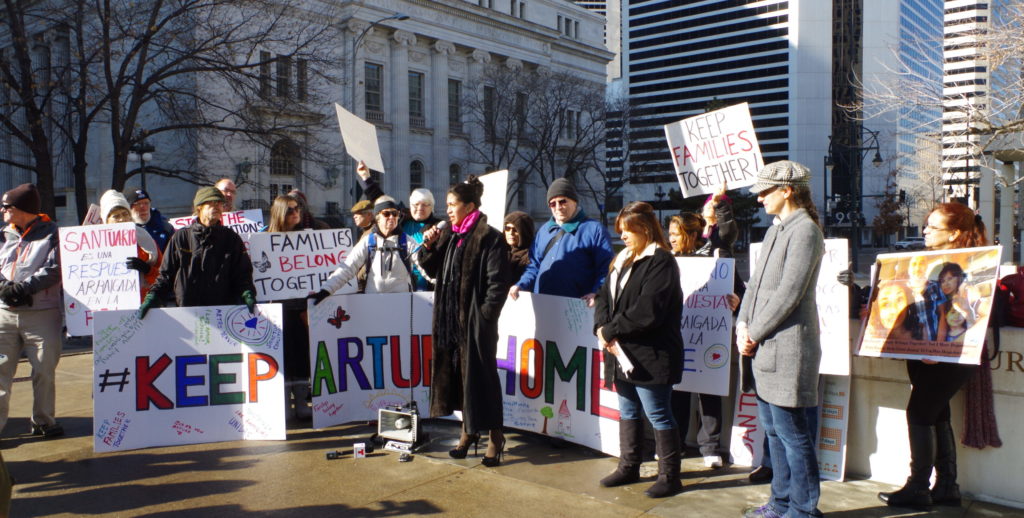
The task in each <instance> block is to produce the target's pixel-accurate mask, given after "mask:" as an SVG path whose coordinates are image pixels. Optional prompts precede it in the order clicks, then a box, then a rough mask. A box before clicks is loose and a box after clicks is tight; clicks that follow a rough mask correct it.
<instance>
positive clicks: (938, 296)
mask: <svg viewBox="0 0 1024 518" xmlns="http://www.w3.org/2000/svg"><path fill="white" fill-rule="evenodd" d="M1001 251H1002V247H999V246H988V247H979V248H959V249H953V250H935V251H929V252H911V253H899V254H882V255H879V256H878V259H877V260H876V263H875V266H874V268H873V271H872V273H873V275H872V279H873V280H872V290H871V301H870V303H869V306H868V318H867V320H866V321H864V323H863V324H861V333H860V340H859V345H858V349H857V354H858V355H860V356H879V357H885V358H904V359H924V358H926V359H930V360H935V361H940V362H950V363H965V364H973V365H977V364H979V363H980V362H981V355H982V354H983V352H984V349H985V333H986V331H987V329H988V319H989V313H990V312H991V311H992V297H993V296H994V294H995V290H996V281H997V280H998V275H997V273H998V268H999V258H1000V254H1001Z"/></svg>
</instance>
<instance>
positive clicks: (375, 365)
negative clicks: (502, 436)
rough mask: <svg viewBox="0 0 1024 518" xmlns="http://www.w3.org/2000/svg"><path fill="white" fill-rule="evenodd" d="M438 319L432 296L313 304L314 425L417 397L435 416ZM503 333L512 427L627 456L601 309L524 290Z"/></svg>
mask: <svg viewBox="0 0 1024 518" xmlns="http://www.w3.org/2000/svg"><path fill="white" fill-rule="evenodd" d="M410 308H411V309H412V318H411V319H410V315H409V310H410ZM432 315H433V303H432V294H430V293H419V292H418V293H412V294H409V293H391V294H373V295H335V296H332V297H328V298H327V299H325V300H324V301H323V302H321V303H320V304H319V305H316V306H313V305H310V306H309V326H310V333H309V334H310V358H311V362H312V381H313V426H314V427H315V428H322V427H325V426H331V425H335V424H340V423H347V422H350V421H355V420H372V419H376V418H377V410H378V409H379V408H381V407H382V406H389V405H403V404H405V403H407V402H408V401H409V400H410V399H415V400H416V402H417V405H418V407H419V409H420V415H422V416H424V417H430V416H429V410H430V406H429V397H430V366H431V358H432V350H433V344H432V336H431V327H430V326H431V318H432ZM410 335H411V336H410ZM498 336H499V337H498V343H497V344H496V346H497V354H496V356H497V368H498V377H499V379H500V380H501V384H502V390H503V397H502V404H503V406H504V415H505V426H507V427H511V428H518V429H520V430H530V431H533V432H537V433H541V434H546V435H551V436H556V437H561V438H563V439H566V440H568V441H570V442H574V443H578V444H582V445H585V446H588V447H591V448H594V449H598V450H601V451H603V452H606V453H610V454H612V455H617V454H618V423H617V419H618V410H617V398H616V395H615V393H614V392H611V391H609V390H605V389H603V388H601V387H603V381H602V379H601V373H602V363H601V362H602V358H603V356H602V353H601V351H600V350H599V349H598V348H597V340H596V338H594V335H593V310H591V309H589V308H587V307H586V305H585V304H584V303H583V302H582V301H581V300H579V299H575V298H567V297H555V296H550V295H535V294H531V293H525V292H524V293H520V296H519V300H516V301H513V300H508V301H506V303H505V308H504V310H503V311H502V313H501V317H500V318H499V320H498Z"/></svg>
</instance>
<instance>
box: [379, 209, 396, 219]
mask: <svg viewBox="0 0 1024 518" xmlns="http://www.w3.org/2000/svg"><path fill="white" fill-rule="evenodd" d="M380 215H381V216H384V217H385V218H397V217H398V211H397V210H385V211H381V213H380Z"/></svg>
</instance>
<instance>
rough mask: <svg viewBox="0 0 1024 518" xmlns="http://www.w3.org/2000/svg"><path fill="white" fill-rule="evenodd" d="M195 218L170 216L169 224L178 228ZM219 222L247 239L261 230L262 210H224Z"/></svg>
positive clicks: (187, 224)
mask: <svg viewBox="0 0 1024 518" xmlns="http://www.w3.org/2000/svg"><path fill="white" fill-rule="evenodd" d="M195 220H196V217H195V216H182V217H180V218H171V226H172V227H174V230H178V229H181V228H185V227H187V226H189V225H191V224H192V222H193V221H195ZM220 224H221V225H224V226H225V227H228V228H230V229H231V230H234V231H235V233H236V234H238V235H240V236H242V239H243V240H245V241H247V240H248V239H247V237H248V236H249V234H254V233H256V232H262V231H263V228H264V225H263V211H261V210H259V209H247V210H236V211H234V212H225V213H224V214H223V215H221V217H220Z"/></svg>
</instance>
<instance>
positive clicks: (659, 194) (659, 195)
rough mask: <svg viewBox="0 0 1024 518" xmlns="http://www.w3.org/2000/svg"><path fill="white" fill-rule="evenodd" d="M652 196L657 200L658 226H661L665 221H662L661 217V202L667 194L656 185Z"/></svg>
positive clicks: (659, 185)
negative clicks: (656, 188)
mask: <svg viewBox="0 0 1024 518" xmlns="http://www.w3.org/2000/svg"><path fill="white" fill-rule="evenodd" d="M654 196H655V197H656V198H658V224H659V225H661V224H664V223H665V220H664V219H662V216H661V200H663V199H664V198H665V196H668V193H667V192H665V190H664V189H662V188H661V184H660V183H659V184H658V190H656V191H654Z"/></svg>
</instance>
